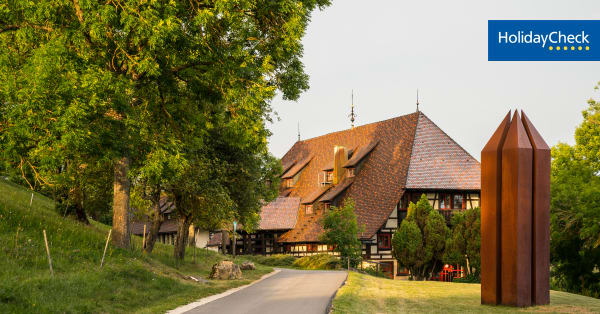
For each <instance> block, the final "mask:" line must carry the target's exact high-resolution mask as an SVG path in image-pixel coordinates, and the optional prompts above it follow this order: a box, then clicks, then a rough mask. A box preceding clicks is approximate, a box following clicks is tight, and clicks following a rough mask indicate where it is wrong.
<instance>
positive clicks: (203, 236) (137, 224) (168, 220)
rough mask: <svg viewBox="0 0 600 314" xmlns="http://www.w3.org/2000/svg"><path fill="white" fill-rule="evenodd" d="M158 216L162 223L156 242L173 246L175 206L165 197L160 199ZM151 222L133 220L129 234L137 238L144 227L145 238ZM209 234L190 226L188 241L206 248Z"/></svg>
mask: <svg viewBox="0 0 600 314" xmlns="http://www.w3.org/2000/svg"><path fill="white" fill-rule="evenodd" d="M160 214H161V215H162V216H163V219H164V220H163V223H162V224H161V225H160V229H159V231H158V239H156V240H157V242H161V243H164V244H170V245H175V238H176V237H177V226H178V225H179V223H178V222H177V217H176V216H175V215H176V213H175V204H173V202H171V201H169V200H168V199H167V197H162V198H161V199H160ZM151 224H152V222H151V220H150V218H149V217H143V218H142V219H135V220H134V221H133V222H132V223H131V233H132V234H134V235H137V236H142V235H143V234H144V226H146V236H148V233H149V232H150V226H151ZM209 238H210V232H209V231H207V230H203V229H201V228H198V227H194V225H191V226H190V239H189V241H192V239H193V240H194V243H195V245H196V247H199V248H206V247H209V245H208V244H209Z"/></svg>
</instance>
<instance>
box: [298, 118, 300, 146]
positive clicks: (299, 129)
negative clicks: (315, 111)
mask: <svg viewBox="0 0 600 314" xmlns="http://www.w3.org/2000/svg"><path fill="white" fill-rule="evenodd" d="M298 142H300V121H298Z"/></svg>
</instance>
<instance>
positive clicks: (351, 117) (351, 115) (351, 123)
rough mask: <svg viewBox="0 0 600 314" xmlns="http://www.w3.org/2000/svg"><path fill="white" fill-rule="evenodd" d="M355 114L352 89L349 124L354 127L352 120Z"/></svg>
mask: <svg viewBox="0 0 600 314" xmlns="http://www.w3.org/2000/svg"><path fill="white" fill-rule="evenodd" d="M355 118H356V114H354V90H352V110H351V111H350V126H351V127H352V129H354V120H355Z"/></svg>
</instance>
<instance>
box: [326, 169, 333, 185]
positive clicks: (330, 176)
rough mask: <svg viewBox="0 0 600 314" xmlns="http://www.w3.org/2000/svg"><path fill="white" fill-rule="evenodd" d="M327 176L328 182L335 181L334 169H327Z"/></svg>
mask: <svg viewBox="0 0 600 314" xmlns="http://www.w3.org/2000/svg"><path fill="white" fill-rule="evenodd" d="M325 178H327V180H326V181H327V182H333V170H332V171H327V172H326V173H325Z"/></svg>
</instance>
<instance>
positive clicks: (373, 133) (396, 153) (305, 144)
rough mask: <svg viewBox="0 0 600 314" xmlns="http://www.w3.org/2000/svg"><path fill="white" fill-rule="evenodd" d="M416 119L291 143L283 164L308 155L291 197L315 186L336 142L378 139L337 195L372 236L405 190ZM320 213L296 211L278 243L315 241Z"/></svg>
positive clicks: (355, 144)
mask: <svg viewBox="0 0 600 314" xmlns="http://www.w3.org/2000/svg"><path fill="white" fill-rule="evenodd" d="M417 118H418V114H417V113H412V114H409V115H405V116H401V117H397V118H393V119H389V120H385V121H381V122H377V123H371V124H367V125H363V126H358V127H355V128H354V129H349V130H345V131H340V132H334V133H330V134H327V135H323V136H319V137H315V138H312V139H307V140H303V141H298V142H296V144H294V146H292V148H291V149H290V150H289V151H288V152H287V153H286V154H285V156H283V158H282V163H283V164H289V163H291V162H293V161H300V160H306V159H307V158H312V159H311V160H310V163H308V164H307V165H306V167H305V168H304V170H303V171H302V173H301V174H300V177H299V180H298V182H297V183H296V186H295V187H294V188H293V190H292V192H291V193H290V196H298V197H301V198H305V197H307V196H309V195H310V194H311V193H314V191H315V190H316V189H318V188H319V183H318V182H319V181H318V176H319V173H320V172H321V171H322V169H323V168H324V167H326V166H327V165H328V164H329V163H330V162H331V160H333V150H334V147H335V146H336V145H338V146H339V145H342V146H345V147H346V148H353V147H357V149H359V147H366V146H368V145H369V144H371V143H373V142H376V141H379V143H378V144H377V146H376V147H374V148H373V149H372V151H371V153H370V154H368V156H367V157H366V158H363V161H364V162H363V166H362V168H361V170H360V172H359V173H357V175H356V177H355V178H354V183H353V184H352V185H351V186H350V187H349V188H347V189H346V191H345V192H344V193H343V194H342V195H343V197H344V198H345V197H351V198H352V199H353V200H354V201H355V203H356V209H355V211H356V214H357V217H358V221H359V224H361V225H364V226H365V231H364V233H362V234H361V235H360V237H361V238H370V237H372V236H373V234H375V232H377V230H378V229H379V228H380V227H381V226H382V225H383V224H384V223H385V221H386V219H387V217H388V216H389V214H390V213H391V212H392V210H394V208H395V206H396V204H397V203H398V202H399V200H400V198H401V197H402V194H403V192H404V183H405V182H406V173H407V171H408V163H409V160H410V152H411V149H412V144H413V137H414V134H415V127H416V124H417ZM357 153H358V151H357V152H356V153H355V154H357ZM294 167H295V166H294ZM290 170H291V169H290ZM321 216H322V211H316V213H315V214H312V215H305V214H304V211H302V210H300V211H299V214H298V222H297V223H296V227H295V228H294V229H292V230H290V231H289V232H287V233H285V234H284V235H283V237H282V239H281V241H282V242H304V241H306V242H312V241H318V236H319V234H320V233H321V232H322V228H321V226H320V224H319V220H320V218H321Z"/></svg>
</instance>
